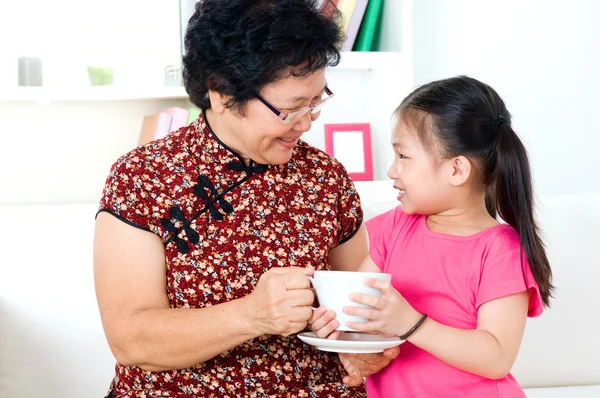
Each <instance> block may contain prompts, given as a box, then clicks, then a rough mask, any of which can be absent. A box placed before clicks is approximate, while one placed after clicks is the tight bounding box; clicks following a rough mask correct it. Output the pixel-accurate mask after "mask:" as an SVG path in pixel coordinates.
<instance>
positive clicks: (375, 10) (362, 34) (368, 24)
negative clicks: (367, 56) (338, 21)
mask: <svg viewBox="0 0 600 398" xmlns="http://www.w3.org/2000/svg"><path fill="white" fill-rule="evenodd" d="M382 6H383V0H369V5H367V10H366V11H365V15H364V17H363V20H362V23H361V24H360V30H359V31H358V37H357V38H356V43H355V44H354V48H353V51H371V49H372V46H373V38H374V37H375V31H376V30H377V23H378V21H379V17H380V14H381V8H382Z"/></svg>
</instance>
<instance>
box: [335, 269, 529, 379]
mask: <svg viewBox="0 0 600 398" xmlns="http://www.w3.org/2000/svg"><path fill="white" fill-rule="evenodd" d="M367 285H368V286H371V287H374V288H377V289H380V290H381V291H382V296H381V297H379V298H377V297H371V296H365V295H362V294H354V295H353V296H352V300H353V301H355V302H357V303H363V304H367V305H370V306H373V307H375V308H374V309H365V308H358V307H346V308H345V309H344V312H346V313H347V314H350V315H359V316H363V317H366V318H368V319H371V321H369V322H366V323H353V322H349V323H348V326H350V327H352V328H355V329H357V330H360V331H365V332H379V333H384V334H390V335H396V336H401V335H403V334H404V333H406V332H407V331H409V330H410V329H411V328H412V327H413V326H414V325H415V324H416V323H417V322H418V320H419V319H420V318H421V314H419V313H418V312H417V311H415V310H414V309H413V308H412V307H411V306H410V304H408V302H407V301H406V300H405V299H404V297H402V295H400V293H398V291H397V290H396V289H394V288H393V287H392V286H391V284H390V283H389V282H385V281H380V280H376V279H369V280H368V281H367ZM528 303H529V293H528V292H527V291H523V292H521V293H517V294H513V295H510V296H506V297H502V298H499V299H496V300H492V301H489V302H487V303H485V304H483V305H481V306H480V307H479V310H478V317H477V318H478V323H477V329H475V330H464V329H458V328H454V327H450V326H447V325H443V324H441V323H439V322H436V321H435V320H433V319H430V318H428V319H427V320H426V321H425V322H424V323H423V324H422V325H421V326H420V327H419V328H418V329H417V330H416V331H415V332H414V333H413V334H412V335H411V336H409V337H408V338H407V340H408V341H410V342H411V343H412V344H414V345H415V346H417V347H419V348H421V349H423V350H425V351H427V352H429V353H430V354H432V355H433V356H435V357H437V358H439V359H440V360H442V361H444V362H446V363H447V364H449V365H451V366H454V367H455V368H458V369H461V370H464V371H466V372H469V373H473V374H476V375H479V376H482V377H486V378H489V379H501V378H503V377H505V376H506V375H507V374H508V372H509V371H510V369H511V368H512V366H513V364H514V361H515V359H516V357H517V353H518V352H519V347H520V345H521V340H522V338H523V333H524V330H525V323H526V319H527V310H528Z"/></svg>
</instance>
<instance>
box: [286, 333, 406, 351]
mask: <svg viewBox="0 0 600 398" xmlns="http://www.w3.org/2000/svg"><path fill="white" fill-rule="evenodd" d="M298 338H299V339H300V340H302V341H304V342H305V343H306V344H310V345H312V346H315V347H317V348H318V349H319V350H321V351H330V352H344V353H353V354H370V353H375V352H382V351H383V350H385V349H386V348H391V347H395V346H398V345H400V344H402V343H404V340H400V339H399V338H398V337H391V338H388V337H381V336H379V335H376V334H364V333H353V332H344V333H342V334H341V335H340V336H339V337H338V338H337V340H328V339H322V338H320V337H317V334H316V333H315V332H305V333H298Z"/></svg>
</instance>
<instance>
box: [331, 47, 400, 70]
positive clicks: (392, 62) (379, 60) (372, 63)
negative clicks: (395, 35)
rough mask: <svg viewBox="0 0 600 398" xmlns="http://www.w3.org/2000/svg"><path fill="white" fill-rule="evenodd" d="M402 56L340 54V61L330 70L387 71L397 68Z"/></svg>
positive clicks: (394, 53) (395, 54)
mask: <svg viewBox="0 0 600 398" xmlns="http://www.w3.org/2000/svg"><path fill="white" fill-rule="evenodd" d="M401 62H402V54H401V53H399V52H383V51H382V52H379V51H377V52H364V51H347V52H342V59H341V62H340V63H339V65H338V66H336V67H334V68H331V69H332V70H373V69H388V68H395V67H397V66H399V65H400V64H401Z"/></svg>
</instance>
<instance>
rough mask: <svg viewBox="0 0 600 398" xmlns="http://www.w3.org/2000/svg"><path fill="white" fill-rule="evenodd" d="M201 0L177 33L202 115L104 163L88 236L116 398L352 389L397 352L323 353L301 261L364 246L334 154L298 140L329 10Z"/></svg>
mask: <svg viewBox="0 0 600 398" xmlns="http://www.w3.org/2000/svg"><path fill="white" fill-rule="evenodd" d="M319 3H321V2H318V1H316V0H312V1H311V0H204V1H200V2H199V3H197V5H196V12H195V14H194V15H193V17H192V18H191V19H190V23H189V27H188V29H187V33H186V37H185V48H186V54H185V57H184V60H183V65H184V80H185V87H186V90H187V92H188V93H189V96H190V100H191V101H192V102H193V103H194V104H196V105H197V106H198V107H200V108H201V109H202V113H201V115H200V117H199V118H198V120H196V121H195V122H194V123H192V124H190V125H189V126H187V127H184V128H181V129H179V130H177V131H175V132H173V133H171V134H170V135H168V136H167V137H165V138H163V139H160V140H157V141H153V142H151V143H149V144H147V145H145V146H142V147H139V148H137V149H135V150H133V151H131V152H129V153H128V154H126V155H124V156H123V157H121V158H120V159H119V160H117V162H116V163H115V164H114V165H113V167H112V169H111V171H110V174H109V176H108V179H107V182H106V186H105V188H104V191H103V194H102V198H101V203H100V210H99V213H98V215H97V221H96V235H95V241H94V269H95V270H94V271H95V283H96V291H97V297H98V303H99V307H100V313H101V316H102V322H103V325H104V329H105V332H106V337H107V340H108V343H109V345H110V347H111V349H112V352H113V353H114V355H115V357H116V359H117V365H116V375H115V377H114V380H113V382H112V384H111V387H110V392H109V396H111V397H119V398H122V397H159V396H160V397H163V396H165V397H167V396H168V397H227V396H229V397H241V396H275V397H277V396H282V397H283V396H297V397H302V396H305V397H315V396H331V397H346V396H348V397H350V396H351V397H360V396H365V391H364V385H363V384H362V377H363V376H365V375H367V374H369V373H372V372H374V371H377V370H379V369H380V368H381V367H383V366H385V365H386V364H387V363H388V362H389V359H390V358H391V357H394V356H395V355H397V352H398V351H397V350H395V351H394V350H390V351H388V352H386V353H385V355H384V354H375V355H363V356H360V355H345V356H338V354H335V353H325V352H321V351H318V350H317V349H315V348H314V347H311V346H308V345H306V344H304V343H303V342H302V341H301V340H300V339H298V338H297V337H296V336H295V335H294V334H295V333H297V332H300V331H302V330H304V329H305V328H306V327H307V326H308V324H309V323H312V322H315V325H314V326H315V327H316V328H318V327H319V325H317V324H318V323H319V324H323V323H326V322H327V321H328V320H330V319H332V317H333V316H334V315H333V314H330V313H326V314H324V309H319V310H317V311H315V312H314V313H313V311H312V310H311V309H310V307H309V306H310V305H311V304H312V303H313V300H314V295H313V293H312V291H311V289H310V285H309V282H308V278H307V275H310V274H311V273H312V272H313V270H315V269H337V270H349V271H350V270H355V269H356V268H357V267H358V265H359V260H360V259H362V258H364V257H365V256H366V253H367V246H366V234H365V229H364V227H363V225H362V212H361V208H360V202H359V198H358V195H357V193H356V191H355V189H354V186H353V184H352V182H351V180H350V179H349V177H348V175H347V173H346V171H345V170H344V168H343V167H342V166H341V165H340V164H339V163H338V162H337V161H336V160H335V159H333V158H331V157H330V156H328V155H326V154H325V153H323V152H321V151H320V150H318V149H315V148H313V147H311V146H310V145H308V144H306V143H305V142H303V141H301V140H300V138H301V136H302V134H303V133H304V132H306V131H307V130H308V129H309V128H310V126H311V122H312V121H314V120H315V119H316V118H317V117H319V114H320V112H321V109H322V108H323V106H324V105H325V104H326V103H327V102H328V101H329V99H330V98H332V96H333V95H334V94H333V88H330V87H329V86H328V85H327V81H326V78H325V67H326V66H332V65H335V64H337V63H338V62H339V57H340V54H339V52H338V48H339V45H340V41H341V38H342V37H341V32H340V29H339V27H338V26H339V25H338V23H337V20H336V18H337V14H336V11H335V8H331V7H328V5H327V4H326V5H325V6H319V5H318V4H319Z"/></svg>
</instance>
